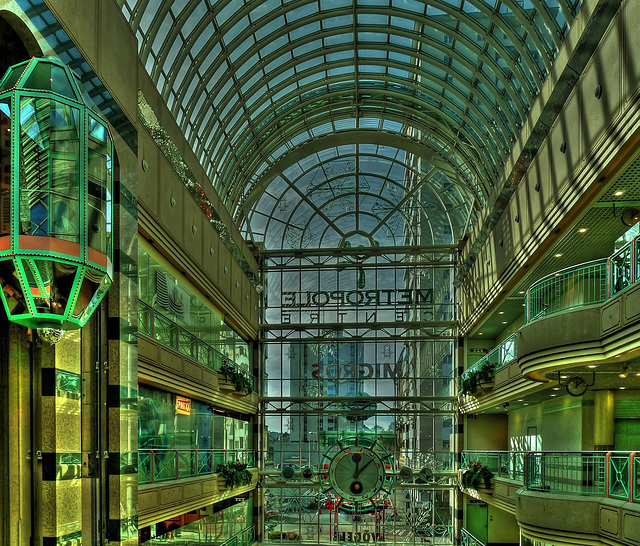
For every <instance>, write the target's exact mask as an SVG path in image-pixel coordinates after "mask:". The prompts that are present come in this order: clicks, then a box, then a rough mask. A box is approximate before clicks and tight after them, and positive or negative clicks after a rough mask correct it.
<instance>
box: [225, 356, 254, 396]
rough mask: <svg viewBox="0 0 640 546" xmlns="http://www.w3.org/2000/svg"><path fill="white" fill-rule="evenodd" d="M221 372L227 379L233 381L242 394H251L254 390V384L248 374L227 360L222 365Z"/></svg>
mask: <svg viewBox="0 0 640 546" xmlns="http://www.w3.org/2000/svg"><path fill="white" fill-rule="evenodd" d="M220 373H222V374H223V375H224V378H225V380H226V381H230V382H231V383H233V387H234V388H235V390H236V391H237V392H239V393H242V394H251V393H252V392H253V386H252V385H251V380H250V379H249V377H248V375H247V374H245V373H242V372H241V371H240V370H238V369H236V368H235V367H234V366H233V365H231V364H229V363H228V362H227V361H226V360H225V361H224V362H223V363H222V366H220Z"/></svg>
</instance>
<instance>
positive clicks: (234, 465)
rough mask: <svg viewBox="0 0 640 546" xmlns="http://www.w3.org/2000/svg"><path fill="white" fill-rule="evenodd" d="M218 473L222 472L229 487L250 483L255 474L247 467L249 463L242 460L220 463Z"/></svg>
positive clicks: (233, 487)
mask: <svg viewBox="0 0 640 546" xmlns="http://www.w3.org/2000/svg"><path fill="white" fill-rule="evenodd" d="M218 473H219V474H222V477H223V478H224V479H225V480H226V482H227V487H228V488H229V489H235V488H236V487H239V486H241V485H250V484H251V480H252V479H253V475H252V474H251V472H250V471H249V470H248V469H247V465H246V464H244V463H241V462H240V461H230V462H228V463H222V464H219V465H218Z"/></svg>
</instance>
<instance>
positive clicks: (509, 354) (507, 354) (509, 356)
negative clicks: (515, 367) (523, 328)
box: [462, 332, 518, 376]
mask: <svg viewBox="0 0 640 546" xmlns="http://www.w3.org/2000/svg"><path fill="white" fill-rule="evenodd" d="M512 343H513V348H512V349H510V348H509V345H511V344H512ZM496 354H498V359H497V360H498V361H497V362H496V370H499V369H500V368H503V367H504V366H506V365H507V364H508V363H509V362H512V361H513V360H515V359H516V358H517V356H518V332H514V333H513V334H511V335H510V336H509V337H508V338H507V339H505V340H504V341H503V342H502V343H500V344H499V345H496V346H495V347H494V348H493V349H491V350H490V351H489V352H488V353H487V354H486V355H484V356H483V357H482V358H481V359H480V360H478V361H477V362H475V363H474V364H473V365H472V366H469V368H467V369H466V370H465V371H464V373H463V374H462V375H463V376H464V375H465V374H468V373H470V372H472V371H473V370H477V369H478V368H480V367H481V366H482V365H483V364H484V363H485V362H487V361H491V358H492V357H493V356H495V355H496Z"/></svg>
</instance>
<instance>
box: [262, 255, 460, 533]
mask: <svg viewBox="0 0 640 546" xmlns="http://www.w3.org/2000/svg"><path fill="white" fill-rule="evenodd" d="M357 252H360V254H358V253H357ZM440 260H442V261H444V262H446V258H444V257H443V256H442V255H436V253H423V254H420V255H419V256H414V257H408V256H406V255H405V254H402V253H398V254H396V255H390V254H387V255H384V256H376V255H372V254H371V253H369V252H366V251H364V250H357V249H354V250H345V251H344V252H343V253H341V255H339V256H336V255H335V254H334V255H332V256H315V257H307V258H291V257H288V258H279V257H275V256H272V257H271V259H270V260H269V261H268V263H267V264H266V266H265V270H266V275H265V279H264V280H265V284H266V287H267V289H266V308H265V319H266V322H267V323H268V327H267V329H266V331H265V340H264V341H265V353H266V360H265V362H266V365H265V370H264V383H263V384H264V385H265V393H264V394H265V395H266V398H267V402H266V403H265V405H264V407H263V412H264V423H265V428H266V432H265V435H266V445H267V450H266V452H265V454H264V457H265V461H264V464H265V469H266V470H267V471H272V473H271V476H267V477H266V479H265V480H264V486H265V489H264V497H263V508H264V511H265V522H266V531H265V538H266V540H268V541H271V542H280V541H282V540H287V541H291V540H301V541H304V542H317V543H327V542H332V541H339V542H340V541H346V542H353V541H356V542H358V541H359V542H363V541H364V542H392V543H415V542H424V541H426V540H427V537H439V539H438V540H439V542H441V543H445V544H446V543H450V542H451V537H452V535H451V522H452V514H451V509H450V498H449V495H450V494H451V491H452V490H453V489H454V486H453V458H452V452H451V448H452V440H451V437H452V434H453V426H454V420H455V416H454V408H453V397H452V395H453V391H452V385H451V382H452V373H453V350H454V344H453V341H454V323H453V320H454V318H455V317H454V309H453V305H452V302H451V295H452V286H451V279H452V271H451V268H450V267H449V266H446V265H444V263H443V265H442V266H440V267H433V265H431V264H433V263H435V262H438V261H440ZM427 263H428V264H430V265H429V266H427V265H426V264H427ZM354 438H358V441H359V442H360V443H361V444H362V443H365V442H367V441H369V442H376V443H377V445H379V446H382V448H383V449H384V450H385V451H386V452H387V453H388V454H389V456H390V457H389V459H387V460H386V462H385V465H386V466H387V467H388V468H387V471H388V472H393V473H395V474H397V473H398V472H400V469H402V468H403V467H406V468H408V469H410V470H411V472H409V473H408V474H407V475H408V476H409V477H408V478H406V479H396V480H395V483H394V484H393V486H392V487H391V486H390V487H389V489H390V490H389V494H388V495H387V496H386V498H385V499H384V500H383V501H381V502H380V503H379V504H378V506H377V507H376V508H375V509H369V510H364V511H363V510H362V509H360V510H357V511H353V510H351V511H350V510H349V509H348V508H345V507H344V505H339V506H336V504H337V503H335V502H334V499H332V496H331V492H327V490H326V489H327V488H326V486H324V485H322V484H321V481H322V480H321V478H319V474H322V471H323V470H325V472H326V468H323V464H325V465H326V459H323V454H324V453H326V452H328V451H329V450H331V449H332V448H333V449H336V448H335V446H336V445H337V444H338V442H340V443H343V444H344V443H347V442H349V441H350V440H353V439H354ZM323 461H324V462H323ZM287 468H289V469H292V470H293V477H292V478H291V479H288V480H286V481H285V482H284V483H283V480H282V477H281V476H282V472H285V470H286V469H287ZM303 470H306V472H307V475H309V474H311V477H310V478H305V477H304V475H303ZM405 472H407V471H406V470H405ZM325 485H326V484H325ZM429 540H433V539H432V538H431V539H429Z"/></svg>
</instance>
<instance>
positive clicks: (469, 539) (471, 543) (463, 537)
mask: <svg viewBox="0 0 640 546" xmlns="http://www.w3.org/2000/svg"><path fill="white" fill-rule="evenodd" d="M460 546H485V544H484V542H481V541H480V540H478V539H477V538H476V537H474V536H473V535H472V534H471V533H470V532H469V531H467V530H466V529H465V528H462V529H460Z"/></svg>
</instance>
